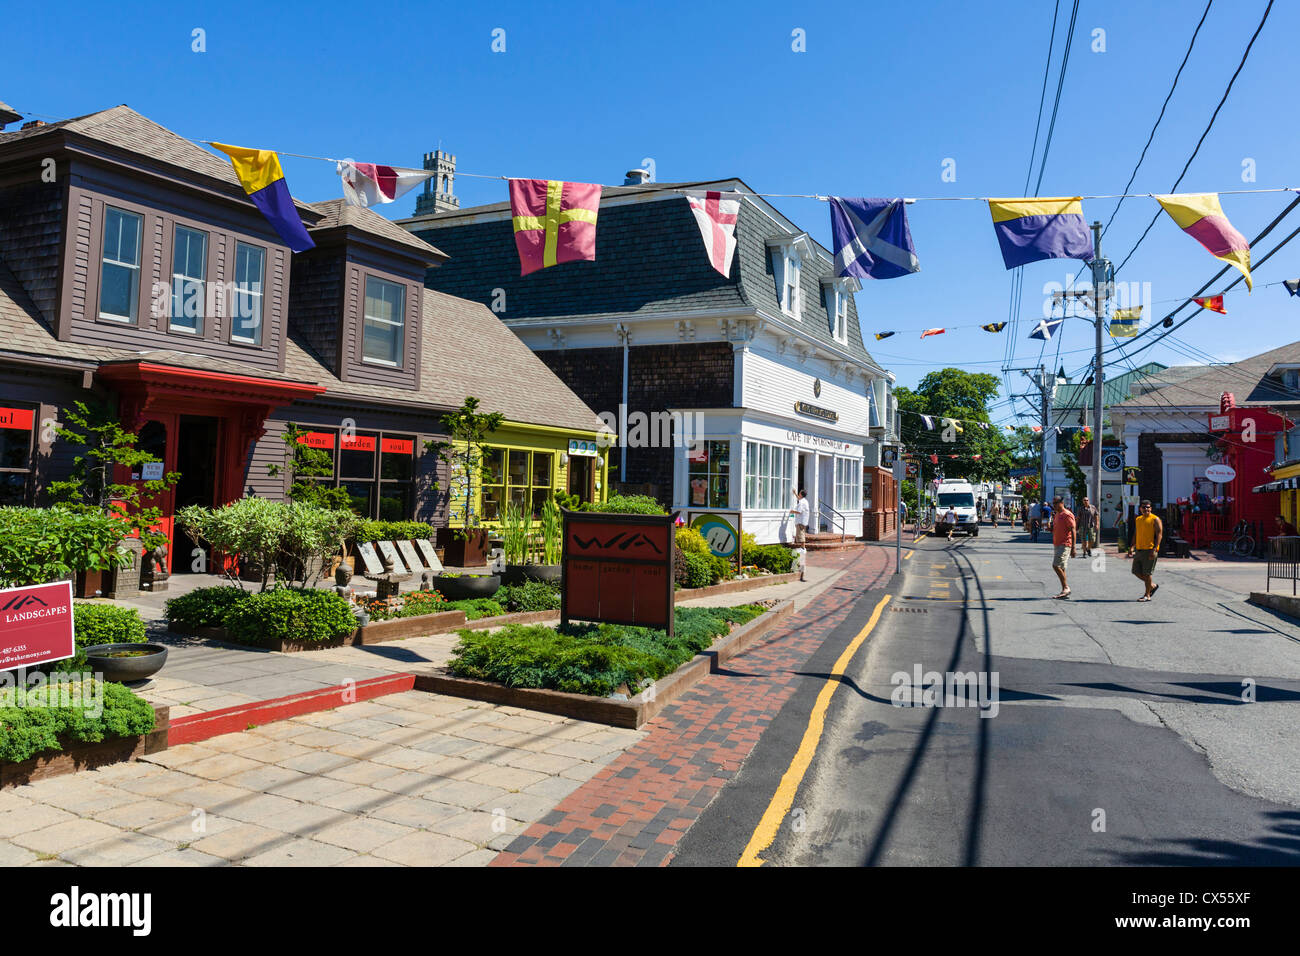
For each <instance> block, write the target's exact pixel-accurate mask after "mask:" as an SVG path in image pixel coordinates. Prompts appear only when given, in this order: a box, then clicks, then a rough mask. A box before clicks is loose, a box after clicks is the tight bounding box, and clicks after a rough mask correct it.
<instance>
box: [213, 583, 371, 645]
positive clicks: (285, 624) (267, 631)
mask: <svg viewBox="0 0 1300 956" xmlns="http://www.w3.org/2000/svg"><path fill="white" fill-rule="evenodd" d="M356 626H357V620H356V616H355V615H354V614H353V612H352V606H351V605H350V604H348V602H347V601H345V600H344V599H343V598H341V597H339V596H338V595H337V594H335V593H334V592H333V591H323V590H307V591H299V590H295V589H292V588H275V589H274V590H271V591H263V592H261V593H260V594H249V595H248V596H247V597H246V598H245V599H244V600H243V601H240V602H238V603H237V604H235V605H234V606H233V607H231V608H229V609H228V610H227V612H226V619H225V627H226V630H227V631H229V632H230V636H231V637H232V638H234V639H235V640H237V641H241V642H243V643H246V644H259V643H261V642H262V640H263V639H268V638H269V639H271V640H285V641H303V642H315V641H329V640H333V639H334V638H336V637H342V636H343V635H344V634H347V633H349V632H351V631H352V630H353V629H355V628H356Z"/></svg>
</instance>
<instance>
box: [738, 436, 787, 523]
mask: <svg viewBox="0 0 1300 956" xmlns="http://www.w3.org/2000/svg"><path fill="white" fill-rule="evenodd" d="M793 485H794V451H793V449H790V448H781V447H779V446H776V445H767V444H764V443H762V442H753V441H747V442H745V507H746V508H750V509H762V508H766V509H777V508H789V507H790V504H791V502H792V500H793V498H792V491H793Z"/></svg>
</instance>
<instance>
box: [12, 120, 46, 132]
mask: <svg viewBox="0 0 1300 956" xmlns="http://www.w3.org/2000/svg"><path fill="white" fill-rule="evenodd" d="M44 125H45V120H28V121H27V122H26V123H24V124H23V125H22V126H20V127H18V128H19V130H25V129H40V128H41V127H42V126H44Z"/></svg>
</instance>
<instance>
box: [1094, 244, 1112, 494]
mask: <svg viewBox="0 0 1300 956" xmlns="http://www.w3.org/2000/svg"><path fill="white" fill-rule="evenodd" d="M1092 248H1093V259H1092V262H1091V263H1090V265H1091V266H1092V294H1093V308H1092V311H1093V319H1094V323H1093V324H1094V326H1095V327H1096V333H1097V335H1096V339H1097V351H1096V356H1095V357H1094V359H1093V368H1092V506H1093V507H1094V508H1096V509H1097V512H1098V514H1100V513H1101V433H1102V422H1101V396H1102V389H1101V382H1102V371H1101V364H1102V363H1101V343H1102V336H1101V333H1102V325H1103V324H1104V323H1105V321H1106V307H1107V306H1108V305H1109V304H1110V295H1111V284H1112V281H1113V278H1114V276H1113V274H1112V272H1111V268H1110V260H1109V259H1105V258H1103V257H1102V254H1101V223H1100V222H1094V223H1093V224H1092Z"/></svg>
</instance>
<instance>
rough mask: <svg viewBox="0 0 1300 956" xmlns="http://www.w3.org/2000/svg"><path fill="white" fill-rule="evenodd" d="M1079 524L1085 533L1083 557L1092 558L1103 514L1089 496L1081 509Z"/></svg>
mask: <svg viewBox="0 0 1300 956" xmlns="http://www.w3.org/2000/svg"><path fill="white" fill-rule="evenodd" d="M1079 523H1080V525H1081V526H1082V531H1083V556H1084V557H1085V558H1090V557H1092V549H1093V547H1094V546H1095V545H1096V544H1097V538H1098V531H1099V530H1100V528H1101V514H1100V512H1098V511H1097V509H1096V507H1094V505H1093V503H1092V501H1091V499H1089V498H1088V496H1087V495H1084V496H1083V507H1082V508H1080V509H1079Z"/></svg>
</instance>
